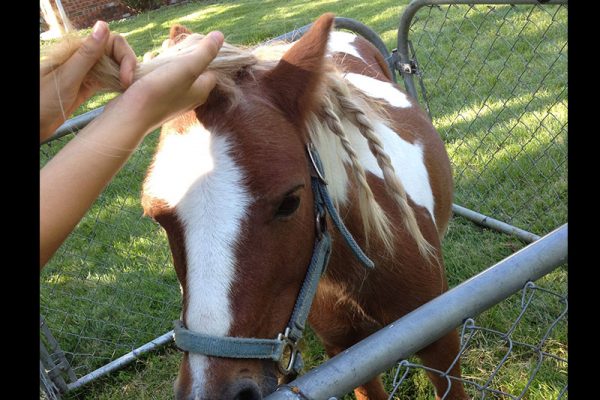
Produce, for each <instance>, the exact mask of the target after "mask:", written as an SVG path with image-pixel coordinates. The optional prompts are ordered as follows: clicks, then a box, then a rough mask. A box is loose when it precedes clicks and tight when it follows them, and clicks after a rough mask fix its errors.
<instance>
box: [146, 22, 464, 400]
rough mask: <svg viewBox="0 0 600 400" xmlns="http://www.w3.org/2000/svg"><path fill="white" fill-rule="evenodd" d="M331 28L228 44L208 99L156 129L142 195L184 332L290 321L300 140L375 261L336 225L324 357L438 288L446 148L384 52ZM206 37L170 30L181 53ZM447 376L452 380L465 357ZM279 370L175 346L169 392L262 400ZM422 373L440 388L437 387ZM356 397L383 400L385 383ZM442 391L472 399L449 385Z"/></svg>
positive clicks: (301, 173)
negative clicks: (177, 363)
mask: <svg viewBox="0 0 600 400" xmlns="http://www.w3.org/2000/svg"><path fill="white" fill-rule="evenodd" d="M332 24H333V15H331V14H325V15H323V16H322V17H320V18H319V19H318V20H317V21H316V22H315V23H314V24H313V26H312V28H311V29H310V30H309V32H308V33H306V34H305V35H304V36H303V37H302V38H301V39H300V40H299V41H297V42H295V43H293V44H291V45H290V44H278V45H265V46H262V47H258V48H254V49H241V48H237V47H234V46H231V45H228V44H225V45H224V47H223V48H222V50H221V52H220V53H219V56H217V58H216V59H215V60H214V61H213V63H212V64H211V66H210V67H209V68H210V69H212V70H213V71H215V72H216V73H217V75H218V76H219V78H218V82H219V83H218V85H217V88H216V89H215V90H214V91H213V92H212V93H211V95H210V97H209V99H208V101H207V103H206V104H204V105H203V106H201V107H199V108H197V109H196V110H194V111H193V112H189V113H187V114H184V115H182V116H180V117H178V118H176V119H174V120H172V121H170V122H168V123H167V124H165V125H164V126H163V128H162V134H161V137H160V143H159V146H158V150H157V152H156V154H155V157H154V161H153V163H152V165H151V167H150V169H149V171H148V174H147V177H146V180H145V183H144V188H143V200H142V202H143V207H144V210H145V213H146V214H147V215H149V216H151V217H153V218H154V219H155V220H156V221H158V222H159V223H160V224H161V225H162V226H163V227H164V229H165V230H166V232H167V235H168V239H169V244H170V247H171V250H172V254H173V260H174V264H175V269H176V272H177V276H178V278H179V281H180V283H181V288H182V292H183V310H182V320H183V322H184V324H185V326H186V327H187V328H188V329H190V330H192V331H195V332H200V333H204V334H209V335H214V336H232V337H248V338H270V339H272V338H274V337H275V336H276V335H277V334H278V333H279V332H281V331H282V329H283V328H284V327H285V325H286V323H287V321H288V319H289V317H290V314H291V311H292V307H293V305H294V302H295V301H296V297H297V296H298V292H299V289H300V285H301V284H302V282H303V279H304V277H305V274H306V270H307V266H308V265H309V262H310V259H311V255H312V250H313V243H314V241H315V215H314V205H313V192H312V191H311V175H310V173H311V171H310V165H309V163H308V162H307V156H306V144H307V143H308V142H312V143H313V144H314V145H315V147H316V149H317V150H318V152H319V154H320V157H321V159H322V161H323V164H324V170H325V179H326V181H327V182H328V186H327V187H328V189H329V193H330V195H331V197H332V199H333V201H334V202H335V204H336V207H337V208H338V210H339V213H340V215H341V216H342V218H343V221H344V222H345V224H346V226H347V227H348V229H349V230H350V232H351V233H352V234H353V236H354V238H355V239H356V240H357V242H358V243H359V244H360V246H361V247H362V248H363V249H364V250H365V252H366V253H367V255H368V256H369V257H370V258H371V259H372V260H373V261H374V262H375V268H374V269H373V270H372V271H366V270H365V269H364V267H363V266H362V265H360V264H359V262H358V261H357V259H356V258H355V257H354V256H353V254H352V252H351V251H350V250H349V248H348V247H347V246H346V244H345V242H344V241H343V240H342V239H341V238H340V235H339V233H338V232H337V231H336V230H331V234H332V238H333V247H332V254H331V259H330V262H329V265H328V268H327V271H326V273H325V274H324V275H323V277H322V279H321V281H320V283H319V286H318V291H317V294H316V297H315V299H314V303H313V306H312V309H311V313H310V316H309V323H310V325H311V326H312V328H313V330H314V331H315V332H316V334H317V335H318V337H319V338H320V340H321V341H322V343H323V345H324V347H325V349H326V350H327V353H328V355H329V356H334V355H335V354H337V353H339V352H341V351H343V350H344V349H346V348H348V347H349V346H351V345H352V344H354V343H356V342H357V341H359V340H361V339H363V338H365V337H367V336H368V335H370V334H372V333H374V332H375V331H377V330H378V329H380V328H382V327H384V326H385V325H386V324H389V323H391V322H392V321H394V320H396V319H398V318H400V317H401V316H403V315H404V314H406V313H408V312H410V311H411V310H413V309H415V308H417V307H418V306H420V305H421V304H423V303H425V302H427V301H428V300H430V299H432V298H434V297H436V296H438V295H439V294H441V293H442V292H444V291H445V290H447V282H446V278H445V275H444V267H443V262H442V254H441V250H440V240H441V238H442V237H443V235H444V232H445V230H446V228H447V226H448V220H449V218H450V214H451V204H452V175H451V170H450V164H449V160H448V156H447V154H446V151H445V149H444V145H443V143H442V141H441V140H440V138H439V136H438V134H437V132H436V131H435V129H434V128H433V126H432V124H431V122H430V121H429V119H428V117H427V115H426V114H425V113H424V112H423V111H422V110H421V109H420V108H419V106H418V105H417V103H416V102H415V101H414V100H413V99H411V98H409V97H408V96H407V95H406V94H405V93H404V92H403V91H401V90H400V89H399V88H398V87H397V86H396V85H395V84H393V83H392V81H391V77H390V75H389V72H388V70H387V68H386V65H385V62H384V60H383V58H382V56H381V55H380V53H379V52H378V50H377V49H376V48H375V47H374V46H372V45H371V44H370V43H369V42H367V41H366V40H364V39H362V38H360V37H357V36H354V35H352V34H350V33H347V32H335V31H333V32H331V28H332ZM201 37H202V36H201V35H197V34H191V32H189V31H188V30H187V29H185V28H183V27H181V26H177V27H174V28H172V29H171V35H170V39H169V43H170V45H172V46H173V48H175V47H177V46H179V48H186V46H189V45H190V44H193V43H194V42H195V41H196V40H198V39H199V38H201ZM168 50H169V49H167V51H168ZM158 58H159V57H157V59H158ZM150 62H151V61H150ZM329 226H331V224H330V225H329ZM458 348H459V342H458V338H457V334H456V332H452V333H449V334H447V335H446V336H444V337H443V338H442V339H440V340H438V341H437V342H435V343H433V344H432V345H430V346H429V347H427V348H425V349H423V350H421V351H420V352H419V353H418V356H419V357H420V359H421V360H422V362H423V363H424V364H425V365H426V366H429V367H432V368H435V369H438V370H446V369H447V368H448V367H449V366H450V364H451V362H452V360H453V359H454V357H455V356H456V354H457V352H458ZM450 372H451V374H452V375H454V376H457V377H460V366H459V364H458V363H457V364H456V365H455V366H454V367H453V368H452V370H451V371H450ZM278 378H279V374H278V370H277V368H276V365H275V363H274V362H272V361H270V360H267V361H264V360H235V359H228V358H218V357H207V356H203V355H199V354H190V353H184V354H183V361H182V363H181V368H180V371H179V376H178V379H177V381H176V385H175V391H176V398H177V399H261V398H262V397H263V396H266V395H267V394H268V393H271V392H272V391H273V390H274V388H275V387H276V385H277V383H278ZM429 378H430V379H431V381H432V382H433V384H434V385H435V388H436V392H437V393H438V396H441V395H442V394H443V393H444V392H445V391H446V388H447V383H446V380H445V379H444V378H441V377H439V376H437V375H435V374H430V375H429ZM355 394H356V396H357V398H358V399H372V400H373V399H386V398H387V395H386V393H385V390H384V388H383V385H382V383H381V380H380V379H379V378H375V379H373V380H372V381H370V382H368V383H366V384H365V385H363V386H361V387H359V388H357V389H356V390H355ZM447 398H449V399H464V398H467V396H466V394H465V392H464V390H463V387H462V385H460V384H458V383H455V384H453V385H452V387H451V390H450V393H449V396H448V397H447Z"/></svg>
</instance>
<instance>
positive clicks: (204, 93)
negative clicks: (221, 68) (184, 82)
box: [190, 71, 217, 107]
mask: <svg viewBox="0 0 600 400" xmlns="http://www.w3.org/2000/svg"><path fill="white" fill-rule="evenodd" d="M216 84H217V78H216V75H215V73H214V72H212V71H206V72H204V73H202V75H200V76H199V77H198V79H196V81H195V82H194V83H193V84H192V86H191V88H190V89H191V92H192V97H193V98H194V99H196V98H197V99H198V103H196V104H195V105H194V107H198V106H200V105H202V104H204V103H205V102H206V99H208V95H209V94H210V92H211V91H212V90H213V89H214V88H215V85H216Z"/></svg>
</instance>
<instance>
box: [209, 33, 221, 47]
mask: <svg viewBox="0 0 600 400" xmlns="http://www.w3.org/2000/svg"><path fill="white" fill-rule="evenodd" d="M207 36H208V37H209V38H211V39H212V40H214V41H215V43H216V44H217V46H221V45H222V44H223V40H225V39H224V37H223V34H222V33H221V32H219V31H212V32H211V33H209V34H208V35H207Z"/></svg>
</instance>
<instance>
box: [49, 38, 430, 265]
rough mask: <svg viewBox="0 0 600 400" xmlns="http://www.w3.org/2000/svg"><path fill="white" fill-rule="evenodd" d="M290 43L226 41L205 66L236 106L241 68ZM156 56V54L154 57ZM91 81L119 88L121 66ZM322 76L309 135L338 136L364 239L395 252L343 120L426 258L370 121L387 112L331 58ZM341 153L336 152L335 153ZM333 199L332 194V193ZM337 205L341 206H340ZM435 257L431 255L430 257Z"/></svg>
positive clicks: (171, 53)
mask: <svg viewBox="0 0 600 400" xmlns="http://www.w3.org/2000/svg"><path fill="white" fill-rule="evenodd" d="M182 36H184V38H183V40H181V41H180V42H179V43H177V44H175V45H173V46H171V47H167V48H164V49H162V50H160V51H158V52H154V53H150V54H149V53H147V55H146V56H145V57H144V62H142V63H138V66H137V68H136V72H135V76H134V81H135V80H138V79H140V78H141V77H143V76H144V75H146V74H148V73H149V72H151V71H153V70H154V69H156V68H158V67H160V66H162V65H164V64H167V63H169V62H171V61H172V60H174V59H175V58H176V57H178V56H179V55H182V54H186V53H188V52H190V51H192V50H193V49H194V48H195V47H196V46H195V44H196V43H198V42H199V41H200V40H202V38H204V36H203V35H201V34H196V33H194V34H189V35H188V34H183V35H182ZM81 42H82V40H81V39H80V38H78V37H75V36H68V37H67V38H66V39H64V40H63V41H61V42H60V43H59V44H58V45H57V46H55V47H54V48H52V49H51V52H50V53H48V54H46V55H45V57H44V59H43V61H42V65H41V69H42V70H45V69H49V70H53V69H54V68H56V66H57V65H61V64H62V63H63V62H64V61H65V60H66V59H68V58H69V57H70V56H71V55H72V54H73V53H74V52H75V51H76V50H77V49H78V48H79V46H80V45H81ZM290 46H291V44H288V43H271V44H267V45H260V46H257V47H253V48H242V47H237V46H233V45H231V44H228V43H224V44H223V46H222V48H221V49H220V51H219V54H218V55H217V57H216V58H215V59H214V60H213V61H212V62H211V63H210V64H209V66H208V67H207V69H208V70H211V71H214V72H215V74H216V76H217V86H216V87H217V89H218V90H219V91H220V92H221V93H223V94H224V95H225V96H227V97H228V99H229V101H230V103H231V104H232V105H235V104H237V102H238V101H239V100H240V98H241V94H242V93H241V90H240V89H239V88H238V87H237V86H236V83H235V78H236V77H237V76H238V74H239V72H240V71H242V70H244V71H246V72H247V73H250V74H252V73H253V72H256V71H267V70H270V69H272V68H273V67H274V66H275V65H276V64H277V63H278V61H279V60H280V59H281V57H282V56H283V54H284V53H285V51H286V50H288V49H289V48H290ZM155 54H156V55H155ZM90 75H91V78H90V79H91V80H93V81H94V83H96V84H99V85H100V86H101V87H102V88H103V89H104V90H106V91H116V92H121V91H123V88H122V87H121V85H120V81H119V67H118V65H117V64H116V63H115V62H114V61H113V60H112V59H110V58H108V57H106V56H104V57H103V58H102V59H101V61H100V62H99V63H98V64H97V65H96V66H95V67H94V68H93V70H92V73H91V74H90ZM324 75H325V76H324V77H323V79H322V82H323V85H324V88H323V92H322V93H323V96H322V98H321V99H320V104H319V105H318V107H317V111H316V112H315V113H314V114H313V115H311V116H309V119H308V123H307V129H308V132H309V133H310V135H311V139H312V140H313V141H314V142H315V144H316V145H317V148H318V147H319V143H323V142H327V143H330V144H331V143H332V137H334V136H333V135H335V137H337V138H339V141H334V142H335V143H334V146H338V147H340V148H341V151H343V153H344V154H345V155H346V156H347V157H348V158H349V160H350V162H351V164H352V172H353V176H354V179H355V181H356V187H357V190H358V205H359V208H360V214H361V217H362V223H363V227H364V231H365V237H367V238H369V236H372V235H375V236H376V237H378V238H379V239H380V240H382V242H383V243H384V244H385V247H386V249H387V250H388V252H389V253H390V254H393V253H394V249H393V241H392V238H393V233H392V229H393V228H392V226H391V224H390V221H389V219H388V217H387V216H386V214H385V212H384V211H383V209H382V208H381V206H380V205H379V204H378V203H377V201H376V200H375V196H374V194H373V191H372V189H371V187H370V186H369V184H368V181H367V176H366V172H365V169H364V167H363V166H362V165H361V163H360V162H359V160H358V156H357V153H356V151H355V150H354V148H353V146H352V142H351V141H350V140H349V138H348V136H347V134H346V132H345V129H344V127H343V122H345V121H349V122H350V123H351V124H352V125H353V126H354V127H356V128H357V129H358V132H360V134H361V135H362V136H363V137H364V138H365V139H366V140H367V143H368V145H369V149H370V151H371V153H372V154H373V155H374V157H375V158H376V160H377V163H378V165H379V167H380V168H381V171H382V173H383V177H384V182H385V187H386V189H387V192H388V194H389V195H390V196H391V197H392V198H393V199H394V201H395V203H396V204H397V206H398V208H399V210H400V211H401V213H402V216H403V221H404V224H405V227H406V229H407V231H408V232H409V233H410V234H411V235H412V236H413V238H414V239H415V241H416V243H417V245H418V248H419V251H420V252H421V254H422V255H423V256H424V257H425V258H426V259H428V260H431V259H432V256H433V254H434V251H433V247H432V246H431V244H430V243H429V242H427V240H426V239H425V237H424V236H423V234H422V233H421V230H420V229H419V226H418V224H417V220H416V217H415V214H414V211H413V209H412V208H411V207H410V205H409V204H408V198H407V194H406V191H405V189H404V186H403V185H402V183H401V182H400V180H399V179H398V177H397V175H396V173H395V171H394V167H393V166H392V162H391V160H390V157H389V155H388V154H387V153H386V151H385V149H384V148H383V145H382V143H381V140H380V139H379V137H378V136H377V135H376V134H375V129H374V126H373V121H383V122H385V121H387V120H388V118H387V116H386V113H385V110H384V109H383V107H382V105H381V104H378V102H377V100H376V99H373V98H368V97H367V96H366V95H365V94H364V93H363V92H361V91H360V90H358V89H357V88H355V87H354V86H353V85H352V84H351V83H349V82H348V81H347V80H346V79H344V78H343V76H342V73H341V72H340V71H339V70H338V69H337V68H336V67H335V65H334V64H333V62H332V61H327V67H326V68H325V72H324ZM326 154H333V153H331V152H329V153H323V152H321V157H322V158H324V159H323V162H324V164H325V175H326V176H325V177H326V179H327V180H328V181H332V182H333V181H336V180H338V179H339V177H336V176H335V173H338V174H339V173H344V174H346V171H345V169H344V168H337V169H335V172H332V171H331V169H330V168H328V165H332V163H338V164H340V163H341V162H342V161H341V160H327V159H326ZM337 154H338V155H339V152H337ZM334 198H335V196H334ZM338 206H339V205H338ZM433 258H435V257H433Z"/></svg>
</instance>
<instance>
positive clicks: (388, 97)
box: [344, 72, 411, 108]
mask: <svg viewBox="0 0 600 400" xmlns="http://www.w3.org/2000/svg"><path fill="white" fill-rule="evenodd" d="M344 78H346V79H347V80H348V81H350V83H352V84H353V85H354V86H356V87H357V88H358V89H360V90H362V91H363V92H365V93H366V94H367V95H369V96H371V97H374V98H376V99H383V100H385V101H387V102H388V103H390V105H392V106H394V107H399V108H408V107H410V106H411V104H410V101H409V100H408V97H407V96H406V95H405V94H404V93H402V92H401V91H400V90H398V89H397V88H396V87H395V86H394V85H393V84H392V83H389V82H383V81H380V80H379V79H375V78H371V77H369V76H365V75H360V74H355V73H353V72H348V73H347V74H344Z"/></svg>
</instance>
